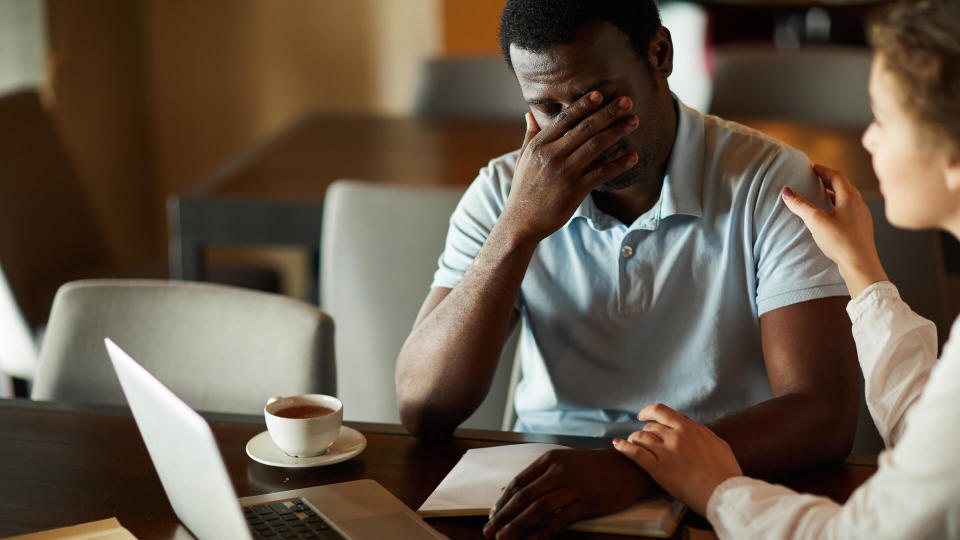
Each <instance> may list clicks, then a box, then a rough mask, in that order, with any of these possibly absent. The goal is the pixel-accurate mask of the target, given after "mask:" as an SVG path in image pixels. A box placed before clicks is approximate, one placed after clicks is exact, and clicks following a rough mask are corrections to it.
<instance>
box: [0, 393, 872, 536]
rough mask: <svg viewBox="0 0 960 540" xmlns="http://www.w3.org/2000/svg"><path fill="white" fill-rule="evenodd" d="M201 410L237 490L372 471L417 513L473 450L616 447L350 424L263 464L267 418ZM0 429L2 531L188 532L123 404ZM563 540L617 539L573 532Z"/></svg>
mask: <svg viewBox="0 0 960 540" xmlns="http://www.w3.org/2000/svg"><path fill="white" fill-rule="evenodd" d="M205 416H206V417H207V419H208V421H210V423H211V425H212V427H213V431H214V433H215V436H216V439H217V442H218V444H219V445H220V451H221V454H222V455H223V458H224V461H225V462H226V465H227V470H228V472H229V475H230V478H231V480H232V482H233V485H234V488H235V490H236V492H237V495H238V496H247V495H256V494H263V493H269V492H273V491H280V490H287V489H295V488H301V487H308V486H312V485H318V484H329V483H335V482H344V481H349V480H357V479H363V478H370V479H373V480H376V481H378V482H380V483H381V484H382V485H383V486H384V487H385V488H387V489H388V490H389V491H390V492H392V493H393V494H394V495H396V496H397V497H398V498H399V499H400V500H402V501H403V502H404V503H406V504H407V505H408V506H410V507H411V508H414V509H416V508H417V507H419V506H420V504H421V503H422V502H423V501H424V500H425V499H426V498H427V495H429V494H430V492H431V491H433V489H434V488H435V487H436V486H437V484H439V483H440V480H442V479H443V477H444V476H446V474H447V472H449V471H450V469H451V468H452V467H453V465H454V464H455V463H456V462H457V460H459V459H460V456H461V455H463V453H464V452H465V451H466V450H468V449H470V448H480V447H487V446H494V445H499V444H508V443H517V442H553V443H558V444H565V445H567V446H572V447H580V448H608V447H609V441H608V440H606V439H593V438H587V437H565V436H550V435H533V434H522V433H510V432H496V431H470V430H461V431H458V432H457V434H456V437H455V438H453V439H450V440H445V441H438V442H423V441H418V440H416V439H414V438H413V437H411V436H410V435H408V434H407V433H405V432H404V431H403V429H402V428H401V427H400V426H395V425H389V424H368V423H360V422H348V424H349V425H351V426H352V427H354V428H356V429H358V430H360V431H361V432H363V433H364V434H365V436H366V437H367V441H368V444H367V448H366V450H365V451H364V452H363V453H362V454H360V455H359V456H357V457H356V458H353V459H351V460H349V461H345V462H343V463H339V464H336V465H330V466H326V467H318V468H310V469H282V468H277V467H269V466H266V465H261V464H259V463H256V462H254V461H253V460H251V459H250V458H248V457H247V455H246V453H245V451H244V447H245V445H246V442H247V441H248V440H249V439H250V438H251V437H253V436H254V435H256V434H258V433H260V432H261V431H263V430H264V425H263V418H262V416H243V415H224V414H208V415H205ZM0 426H2V427H0V486H2V489H0V536H8V535H14V534H23V533H28V532H34V531H39V530H45V529H50V528H56V527H63V526H67V525H73V524H78V523H83V522H88V521H95V520H99V519H105V518H109V517H117V518H118V519H119V521H120V523H121V524H122V525H123V526H124V527H126V528H128V529H129V530H130V531H131V532H132V533H133V534H134V535H136V536H137V537H138V538H143V539H149V538H174V537H177V536H178V534H180V535H182V534H183V533H184V529H183V527H182V526H181V525H180V524H179V521H178V520H177V519H176V516H175V515H174V514H173V511H172V510H171V508H170V506H169V504H168V503H167V500H166V496H165V495H164V493H163V489H162V487H161V485H160V482H159V479H158V478H157V476H156V473H155V472H154V469H153V466H152V464H151V463H150V459H149V456H148V454H147V452H146V448H145V447H144V445H143V441H142V439H141V438H140V434H139V432H138V431H137V429H136V426H135V424H134V422H133V419H132V418H131V417H130V416H129V413H128V412H127V411H126V409H124V408H118V407H108V406H90V405H75V404H69V403H53V402H31V401H28V400H0ZM874 463H875V459H873V458H870V457H864V456H859V457H857V456H854V457H852V459H848V460H847V462H845V463H841V464H836V465H833V466H828V467H823V468H819V469H816V470H813V471H810V472H808V473H806V474H803V475H800V476H798V477H796V478H793V479H791V480H789V481H787V484H788V485H790V486H792V487H795V488H798V489H802V490H804V491H808V492H811V493H815V494H820V495H825V496H828V497H830V498H832V499H834V500H837V501H841V502H842V501H844V500H846V498H847V497H849V495H850V494H851V493H852V492H853V490H854V489H856V487H857V486H859V485H860V484H861V483H863V482H864V481H865V480H866V479H867V478H869V477H870V475H871V474H873V472H875V470H876V467H875V465H874ZM484 521H485V520H484V519H483V518H476V517H474V518H441V519H434V520H431V521H430V523H431V524H432V525H434V526H435V527H436V528H437V529H438V530H439V531H440V532H442V533H443V534H446V535H448V536H449V537H450V538H453V539H459V538H473V539H480V538H482V534H481V528H482V526H483V523H484ZM691 527H692V528H691ZM706 527H708V524H707V523H706V522H705V521H704V520H702V519H700V518H698V516H696V515H694V514H693V513H692V512H688V513H687V517H685V518H684V522H683V525H682V527H681V528H680V530H679V531H678V532H677V534H676V535H675V537H676V538H690V537H702V534H701V533H700V532H699V531H698V529H703V528H706ZM561 538H620V537H616V536H603V535H587V534H582V533H572V532H568V533H564V534H563V535H561Z"/></svg>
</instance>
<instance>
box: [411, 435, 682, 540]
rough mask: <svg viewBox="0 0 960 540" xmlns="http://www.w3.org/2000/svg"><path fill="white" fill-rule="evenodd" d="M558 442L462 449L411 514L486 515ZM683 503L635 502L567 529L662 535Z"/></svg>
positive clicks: (672, 525) (676, 520)
mask: <svg viewBox="0 0 960 540" xmlns="http://www.w3.org/2000/svg"><path fill="white" fill-rule="evenodd" d="M563 448H567V447H566V446H561V445H558V444H545V443H529V444H512V445H505V446H494V447H491V448H474V449H471V450H467V451H466V453H464V455H463V457H462V458H460V461H459V462H457V464H456V465H455V466H454V467H453V469H452V470H451V471H450V472H449V473H448V474H447V476H446V477H445V478H444V479H443V480H442V481H441V482H440V485H438V486H437V488H436V489H435V490H434V491H433V493H431V494H430V496H429V497H427V500H426V501H424V503H423V505H422V506H420V509H419V510H417V513H418V514H420V515H421V516H423V517H426V518H435V517H444V516H447V517H452V516H486V515H487V514H489V512H490V508H491V507H492V506H493V505H494V503H496V502H497V499H498V498H499V497H500V493H501V492H502V491H503V489H504V488H505V487H506V486H507V484H509V483H510V481H511V480H512V479H513V477H514V476H516V475H517V474H518V473H520V471H522V470H523V469H525V468H526V467H527V466H528V465H530V464H531V463H532V462H533V461H534V460H535V459H537V458H538V457H540V455H541V454H543V453H544V452H547V451H549V450H553V449H563ZM685 509H686V506H685V505H684V504H683V503H681V502H680V501H677V500H674V499H672V498H669V497H666V496H659V497H653V498H650V499H646V500H643V501H640V502H637V503H636V504H634V505H633V506H631V507H630V508H627V509H626V510H623V511H622V512H618V513H616V514H611V515H608V516H603V517H599V518H595V519H588V520H585V521H580V522H578V523H575V524H573V525H571V526H570V527H569V528H570V529H571V530H575V531H583V532H594V533H603V534H625V535H633V536H652V537H658V538H666V537H669V536H671V535H673V533H674V531H675V530H676V528H677V525H678V524H679V523H680V518H681V517H683V512H684V510H685Z"/></svg>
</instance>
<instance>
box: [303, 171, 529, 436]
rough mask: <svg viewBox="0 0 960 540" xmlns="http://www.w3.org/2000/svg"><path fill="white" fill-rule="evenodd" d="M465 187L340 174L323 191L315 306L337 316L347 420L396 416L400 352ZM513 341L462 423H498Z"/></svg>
mask: <svg viewBox="0 0 960 540" xmlns="http://www.w3.org/2000/svg"><path fill="white" fill-rule="evenodd" d="M462 194H463V191H462V190H450V189H427V188H400V187H390V186H383V185H376V184H371V183H364V182H360V181H352V180H338V181H337V182H334V183H333V184H332V185H331V186H330V188H329V189H328V190H327V194H326V197H325V199H324V215H323V241H322V242H321V257H320V258H321V272H320V283H321V287H320V288H321V305H322V306H323V308H324V310H326V311H327V312H328V313H330V315H332V316H333V318H334V319H335V320H336V321H337V330H336V331H337V358H338V359H339V361H338V366H337V375H338V379H337V388H338V389H339V391H340V399H341V400H342V401H343V402H344V418H349V419H351V420H363V421H371V422H398V421H399V418H400V417H399V414H398V412H397V394H396V387H395V383H394V369H395V366H396V360H397V355H398V354H399V352H400V348H401V347H402V346H403V342H404V340H405V339H406V337H407V335H408V334H409V333H410V329H411V328H412V327H413V322H414V320H415V319H416V316H417V312H418V311H419V309H420V305H421V304H422V303H423V299H424V298H425V297H426V295H427V292H428V291H429V288H430V283H431V280H432V278H433V273H434V271H435V270H436V267H437V258H438V257H439V255H440V253H441V252H442V251H443V245H444V238H445V237H446V233H447V228H448V226H449V221H450V214H451V213H452V212H453V209H454V208H455V207H456V205H457V202H458V201H459V200H460V197H461V195H462ZM511 347H512V344H509V343H508V345H507V346H505V347H504V351H505V352H504V356H503V357H502V358H501V360H500V367H499V368H498V370H497V374H496V377H495V379H494V382H493V385H492V387H491V388H490V392H489V393H488V394H487V398H486V401H484V403H483V404H482V405H481V406H480V408H479V409H478V410H477V411H476V412H475V413H474V414H473V416H471V417H470V418H469V419H468V420H467V421H466V422H465V423H464V424H463V427H470V428H483V429H501V427H502V426H503V424H504V418H505V417H508V418H509V416H510V411H512V407H507V406H506V405H507V403H508V401H509V402H510V403H512V401H511V397H512V396H510V379H511V378H510V374H511V370H512V368H513V364H514V359H513V354H514V349H513V348H511Z"/></svg>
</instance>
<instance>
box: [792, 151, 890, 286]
mask: <svg viewBox="0 0 960 540" xmlns="http://www.w3.org/2000/svg"><path fill="white" fill-rule="evenodd" d="M813 171H814V173H816V175H817V176H818V177H819V178H820V182H821V183H823V186H824V188H826V190H827V194H828V195H829V196H830V199H831V200H832V201H833V210H832V211H830V212H825V211H824V210H821V209H820V208H818V207H817V206H815V205H813V204H811V203H810V202H809V201H807V200H806V199H805V198H803V196H802V195H800V194H798V193H797V192H795V191H793V190H792V189H790V188H784V190H783V193H782V196H783V202H784V204H786V205H787V208H788V209H790V211H791V212H793V213H794V214H796V215H797V216H798V217H800V219H802V220H803V223H804V225H806V227H807V229H809V230H810V233H811V234H812V235H813V239H814V241H815V242H816V243H817V246H819V247H820V250H821V251H823V254H824V255H826V256H827V257H828V258H829V259H830V260H832V261H833V262H835V263H837V267H838V268H839V269H840V274H841V275H842V276H843V279H844V281H846V283H847V289H848V290H849V291H850V296H851V297H853V298H855V297H856V296H857V295H859V294H860V293H861V292H862V291H863V289H865V288H867V287H868V286H870V285H871V284H873V283H876V282H878V281H886V280H887V275H886V273H885V272H884V270H883V266H882V265H881V264H880V257H879V255H877V246H876V244H875V243H874V240H873V219H872V218H871V216H870V210H869V209H868V208H867V205H866V203H864V202H863V197H862V196H861V195H860V192H859V191H857V188H855V187H854V186H853V184H851V183H850V181H849V180H847V177H846V176H844V174H843V173H842V172H840V171H836V170H833V169H830V168H827V167H824V166H823V165H814V167H813Z"/></svg>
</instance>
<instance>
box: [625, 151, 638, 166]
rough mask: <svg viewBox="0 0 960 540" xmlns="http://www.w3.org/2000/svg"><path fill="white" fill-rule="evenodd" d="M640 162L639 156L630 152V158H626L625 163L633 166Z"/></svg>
mask: <svg viewBox="0 0 960 540" xmlns="http://www.w3.org/2000/svg"><path fill="white" fill-rule="evenodd" d="M639 160H640V156H638V155H637V153H636V152H630V157H628V158H627V163H630V164H633V163H636V162H637V161H639Z"/></svg>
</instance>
